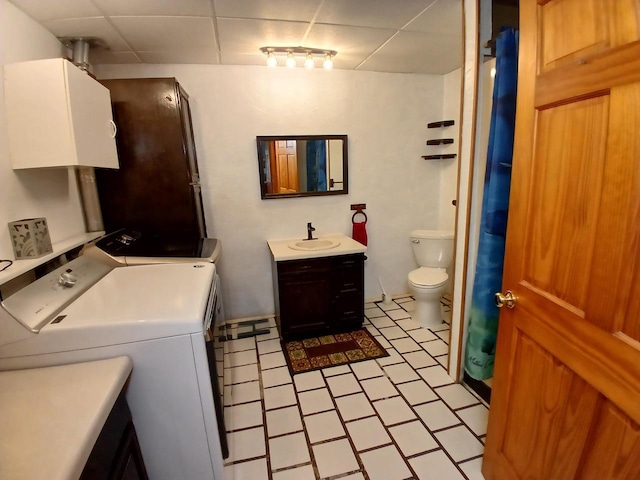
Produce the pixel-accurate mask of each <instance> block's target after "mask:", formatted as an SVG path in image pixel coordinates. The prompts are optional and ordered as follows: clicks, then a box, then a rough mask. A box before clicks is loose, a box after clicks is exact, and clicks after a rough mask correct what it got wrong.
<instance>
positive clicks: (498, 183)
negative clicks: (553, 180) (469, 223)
mask: <svg viewBox="0 0 640 480" xmlns="http://www.w3.org/2000/svg"><path fill="white" fill-rule="evenodd" d="M517 79H518V32H517V31H515V30H513V29H512V28H508V29H503V30H502V31H501V32H500V35H499V36H498V39H497V45H496V76H495V83H494V87H493V107H492V111H491V127H490V130H489V148H488V149H487V170H486V174H485V179H484V196H483V199H482V217H481V220H480V238H479V244H478V260H477V265H476V272H475V282H474V285H473V296H472V300H471V316H470V319H469V327H468V337H467V348H466V354H465V370H466V372H467V373H468V374H469V375H470V376H471V377H472V378H474V379H476V380H484V379H487V378H491V377H492V376H493V363H494V358H495V351H496V338H497V335H498V312H499V310H498V308H497V307H496V306H495V304H494V300H493V296H494V294H495V293H496V292H499V291H500V290H501V289H502V267H503V265H504V247H505V236H506V229H507V212H508V210H509V187H510V184H511V159H512V156H513V136H514V128H515V118H516V86H517Z"/></svg>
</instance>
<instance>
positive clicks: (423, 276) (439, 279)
mask: <svg viewBox="0 0 640 480" xmlns="http://www.w3.org/2000/svg"><path fill="white" fill-rule="evenodd" d="M448 279H449V275H447V272H446V270H441V269H439V268H429V267H421V268H418V269H417V270H413V271H411V272H409V281H410V282H411V283H414V284H416V285H424V286H427V287H436V286H438V285H442V284H443V283H444V282H446V281H447V280H448Z"/></svg>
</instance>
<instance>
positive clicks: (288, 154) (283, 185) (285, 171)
mask: <svg viewBox="0 0 640 480" xmlns="http://www.w3.org/2000/svg"><path fill="white" fill-rule="evenodd" d="M276 163H277V169H278V170H277V175H278V191H279V192H280V193H296V192H298V191H299V190H300V186H299V181H298V154H297V151H296V141H295V140H278V141H276Z"/></svg>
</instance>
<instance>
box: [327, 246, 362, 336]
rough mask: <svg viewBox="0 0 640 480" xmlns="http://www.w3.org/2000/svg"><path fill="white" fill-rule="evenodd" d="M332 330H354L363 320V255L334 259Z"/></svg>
mask: <svg viewBox="0 0 640 480" xmlns="http://www.w3.org/2000/svg"><path fill="white" fill-rule="evenodd" d="M332 260H333V275H332V295H333V298H332V324H333V325H332V328H333V329H334V330H337V331H345V330H354V329H356V328H360V327H361V326H362V321H363V319H364V255H345V256H339V257H334V258H333V259H332Z"/></svg>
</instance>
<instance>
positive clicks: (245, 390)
mask: <svg viewBox="0 0 640 480" xmlns="http://www.w3.org/2000/svg"><path fill="white" fill-rule="evenodd" d="M255 400H260V382H258V381H254V382H247V383H238V384H236V385H228V386H225V387H224V404H225V406H228V405H236V404H238V403H247V402H253V401H255Z"/></svg>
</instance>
